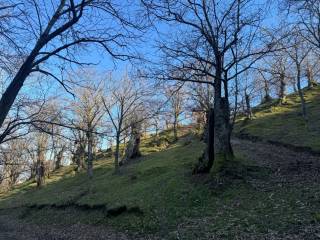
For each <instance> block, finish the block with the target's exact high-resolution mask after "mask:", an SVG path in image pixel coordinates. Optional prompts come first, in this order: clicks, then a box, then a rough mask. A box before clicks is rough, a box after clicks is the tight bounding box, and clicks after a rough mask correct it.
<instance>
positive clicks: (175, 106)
mask: <svg viewBox="0 0 320 240" xmlns="http://www.w3.org/2000/svg"><path fill="white" fill-rule="evenodd" d="M165 94H166V97H167V99H168V103H169V105H170V109H169V112H170V115H171V116H172V117H173V120H172V129H173V138H174V141H177V140H178V126H179V122H180V117H181V115H182V114H183V112H184V109H183V106H184V101H185V93H184V92H183V89H182V88H181V87H178V89H176V87H173V86H170V87H167V88H166V89H165Z"/></svg>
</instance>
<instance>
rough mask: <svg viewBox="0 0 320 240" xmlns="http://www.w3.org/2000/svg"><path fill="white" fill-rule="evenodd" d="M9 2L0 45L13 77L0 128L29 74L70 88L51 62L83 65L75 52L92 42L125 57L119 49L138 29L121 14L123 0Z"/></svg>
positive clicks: (1, 101) (2, 103)
mask: <svg viewBox="0 0 320 240" xmlns="http://www.w3.org/2000/svg"><path fill="white" fill-rule="evenodd" d="M10 2H13V4H12V6H13V7H11V8H10V10H11V12H12V13H10V15H12V16H14V18H12V19H10V21H9V22H7V23H6V25H5V28H6V29H10V31H8V33H6V34H5V33H4V32H2V39H3V40H4V41H3V43H2V44H3V45H4V46H5V49H8V50H7V53H8V55H9V56H8V58H10V61H9V60H7V62H6V63H7V64H8V65H10V66H11V67H9V68H10V69H12V72H10V76H12V77H11V78H10V79H9V83H8V85H7V87H6V90H5V91H4V93H3V94H2V96H1V99H0V127H1V126H2V125H3V123H4V121H5V118H6V117H7V115H8V112H9V111H10V109H11V107H12V105H13V103H14V101H15V99H16V97H17V95H18V93H19V92H20V90H21V88H22V86H23V85H24V83H25V81H26V79H27V78H28V77H29V76H30V74H31V73H35V74H36V73H37V74H44V75H47V76H49V77H51V78H53V79H54V80H56V81H58V82H59V83H60V84H61V85H62V86H63V87H64V88H65V89H66V90H67V91H69V89H68V85H67V83H66V82H65V81H64V79H63V78H62V77H61V76H60V75H59V74H56V73H57V72H58V71H56V70H53V69H52V65H51V66H50V64H49V61H51V60H53V61H55V63H57V62H58V61H57V60H59V61H61V62H62V64H63V65H65V64H71V65H72V64H82V62H80V61H79V60H77V58H76V55H77V53H78V52H80V50H81V48H83V47H86V46H87V45H88V44H90V43H93V44H97V45H98V46H100V47H102V48H103V49H104V50H106V52H107V53H109V54H110V55H111V56H112V57H115V58H121V59H127V58H128V55H126V54H123V53H120V52H119V51H118V50H121V49H124V48H126V47H127V46H128V42H129V40H130V43H132V41H133V39H134V38H135V37H136V36H137V35H136V34H135V30H136V29H140V28H139V26H138V25H135V23H133V22H132V21H129V20H132V18H131V17H130V15H131V14H129V13H127V12H125V9H127V8H125V7H124V5H125V4H126V3H125V1H123V2H122V3H121V2H118V3H115V2H113V1H105V0H54V1H46V0H40V1H34V0H27V1H10ZM17 5H19V7H17ZM14 6H16V7H14ZM4 9H9V8H7V7H6V6H5V5H4V6H1V9H0V11H1V12H3V11H4ZM1 12H0V14H1ZM2 27H4V26H2ZM15 69H17V70H15Z"/></svg>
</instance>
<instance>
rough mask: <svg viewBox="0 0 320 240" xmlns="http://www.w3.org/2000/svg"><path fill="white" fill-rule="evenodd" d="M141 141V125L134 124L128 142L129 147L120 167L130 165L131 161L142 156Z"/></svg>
mask: <svg viewBox="0 0 320 240" xmlns="http://www.w3.org/2000/svg"><path fill="white" fill-rule="evenodd" d="M140 141H141V126H140V124H139V123H132V124H131V136H130V140H129V142H128V145H127V148H126V151H125V156H124V158H123V159H122V161H121V162H120V165H123V164H126V163H128V162H129V161H130V159H133V158H137V157H140V156H141V152H140Z"/></svg>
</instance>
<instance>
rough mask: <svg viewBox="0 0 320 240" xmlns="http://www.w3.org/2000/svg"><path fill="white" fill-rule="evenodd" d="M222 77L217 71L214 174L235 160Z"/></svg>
mask: <svg viewBox="0 0 320 240" xmlns="http://www.w3.org/2000/svg"><path fill="white" fill-rule="evenodd" d="M221 76H222V74H221V71H220V70H219V69H217V71H216V77H215V82H214V84H215V86H214V91H215V95H214V133H215V134H214V143H215V144H214V147H215V161H214V165H213V171H214V172H220V171H221V170H222V168H223V167H224V165H225V164H226V162H227V161H228V160H233V150H232V146H231V141H230V140H231V139H230V135H231V133H230V132H231V125H230V109H229V100H228V95H227V93H228V92H227V91H226V90H225V97H222V96H221V88H222V86H221V83H222V81H221V79H222V78H221ZM225 88H227V86H225Z"/></svg>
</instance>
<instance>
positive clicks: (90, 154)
mask: <svg viewBox="0 0 320 240" xmlns="http://www.w3.org/2000/svg"><path fill="white" fill-rule="evenodd" d="M87 139H88V153H87V175H88V177H89V178H92V177H93V135H92V129H90V130H89V131H87Z"/></svg>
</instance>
